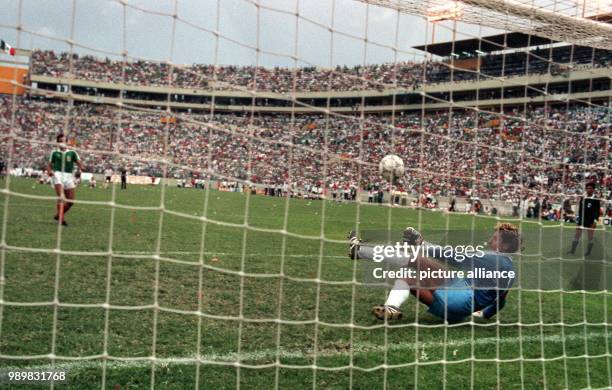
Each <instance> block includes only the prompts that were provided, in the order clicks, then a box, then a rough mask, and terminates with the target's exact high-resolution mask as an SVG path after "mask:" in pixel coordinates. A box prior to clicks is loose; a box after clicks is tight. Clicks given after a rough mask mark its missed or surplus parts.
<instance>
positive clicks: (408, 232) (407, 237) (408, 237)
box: [402, 226, 423, 245]
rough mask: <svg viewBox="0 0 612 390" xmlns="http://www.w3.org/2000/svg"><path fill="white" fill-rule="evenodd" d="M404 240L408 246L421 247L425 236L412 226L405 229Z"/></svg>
mask: <svg viewBox="0 0 612 390" xmlns="http://www.w3.org/2000/svg"><path fill="white" fill-rule="evenodd" d="M402 238H403V239H404V242H405V243H407V244H408V245H421V244H422V243H423V235H422V234H421V233H420V232H419V231H418V230H416V229H415V228H413V227H410V226H408V227H407V228H406V229H404V234H403V236H402Z"/></svg>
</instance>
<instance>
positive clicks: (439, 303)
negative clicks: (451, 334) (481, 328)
mask: <svg viewBox="0 0 612 390" xmlns="http://www.w3.org/2000/svg"><path fill="white" fill-rule="evenodd" d="M433 296H434V301H433V303H432V304H431V305H430V306H429V310H428V311H429V313H431V314H433V315H435V316H436V317H439V318H441V319H443V320H446V321H448V322H458V321H463V320H464V319H466V318H467V317H469V316H470V315H471V314H472V313H473V312H474V290H473V289H472V287H471V286H470V284H469V283H468V281H467V280H466V279H458V278H455V279H452V280H450V281H449V282H448V283H447V284H446V285H445V286H444V287H441V288H439V289H437V290H435V291H434V293H433Z"/></svg>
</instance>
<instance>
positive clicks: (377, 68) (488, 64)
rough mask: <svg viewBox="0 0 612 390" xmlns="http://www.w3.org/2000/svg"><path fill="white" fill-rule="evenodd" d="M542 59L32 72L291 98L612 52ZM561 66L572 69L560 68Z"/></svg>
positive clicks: (608, 59)
mask: <svg viewBox="0 0 612 390" xmlns="http://www.w3.org/2000/svg"><path fill="white" fill-rule="evenodd" d="M534 53H536V55H534V56H532V55H529V56H528V55H527V54H526V53H525V52H516V53H512V54H506V55H490V56H487V57H483V58H481V59H480V62H481V66H480V69H479V71H474V70H472V71H461V70H457V69H455V70H453V71H451V66H449V63H448V61H447V62H443V61H437V62H432V61H427V62H424V61H418V62H399V63H397V64H392V63H391V64H376V65H367V66H354V67H347V66H338V67H336V68H334V69H323V68H318V67H301V68H295V69H290V68H280V67H277V68H264V67H254V66H244V67H239V66H214V65H204V64H195V65H188V66H178V65H177V66H173V67H170V66H169V65H168V64H166V63H162V62H156V61H144V60H140V61H126V62H125V66H124V62H123V61H118V60H111V59H108V58H106V59H100V58H96V57H93V56H89V55H84V56H79V55H77V54H72V55H70V54H69V53H55V52H53V51H39V50H36V51H34V52H33V53H32V62H31V69H30V70H31V73H32V74H35V75H43V76H52V77H60V76H62V77H67V76H72V77H75V78H77V79H85V80H92V81H100V82H109V83H127V84H133V85H150V86H172V87H179V88H202V89H211V88H213V87H214V88H215V89H217V90H231V89H236V88H238V89H240V88H248V89H252V88H256V89H257V90H258V91H271V92H278V93H285V92H290V91H293V90H294V83H295V90H296V91H298V92H300V91H303V92H318V91H329V90H332V91H352V90H364V89H369V90H384V89H385V88H387V87H391V86H393V85H394V84H396V85H397V86H398V87H402V88H408V89H410V88H415V87H418V86H419V85H420V84H422V83H423V80H425V81H426V82H428V83H431V82H446V81H450V80H453V81H464V80H473V79H476V78H477V77H480V78H481V79H482V78H483V77H500V76H517V75H522V74H525V73H526V72H529V74H538V73H546V72H550V73H554V72H563V71H565V70H568V69H569V67H571V66H574V65H578V64H583V65H589V66H593V67H601V66H609V65H610V63H612V53H611V52H609V51H602V52H601V53H597V55H594V54H593V49H590V48H581V49H576V50H574V51H572V50H571V47H570V46H564V47H563V48H561V49H559V48H555V49H554V51H552V52H550V53H549V51H548V50H540V51H537V50H536V51H534ZM558 64H567V66H565V65H562V66H561V65H558Z"/></svg>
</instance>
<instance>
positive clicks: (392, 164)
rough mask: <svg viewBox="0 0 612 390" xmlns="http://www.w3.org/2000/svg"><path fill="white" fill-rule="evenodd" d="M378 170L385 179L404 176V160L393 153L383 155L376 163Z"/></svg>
mask: <svg viewBox="0 0 612 390" xmlns="http://www.w3.org/2000/svg"><path fill="white" fill-rule="evenodd" d="M378 172H379V173H380V175H381V176H382V177H384V178H385V179H387V180H392V181H393V180H395V179H398V178H400V177H403V176H404V161H402V159H401V158H399V156H396V155H395V154H389V155H387V156H385V157H383V159H382V160H380V164H378Z"/></svg>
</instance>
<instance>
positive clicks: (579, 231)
mask: <svg viewBox="0 0 612 390" xmlns="http://www.w3.org/2000/svg"><path fill="white" fill-rule="evenodd" d="M580 237H582V226H578V227H577V228H576V232H575V233H574V240H573V241H572V248H571V249H570V250H569V252H568V253H569V254H571V255H573V254H574V253H576V248H578V243H579V242H580Z"/></svg>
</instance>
